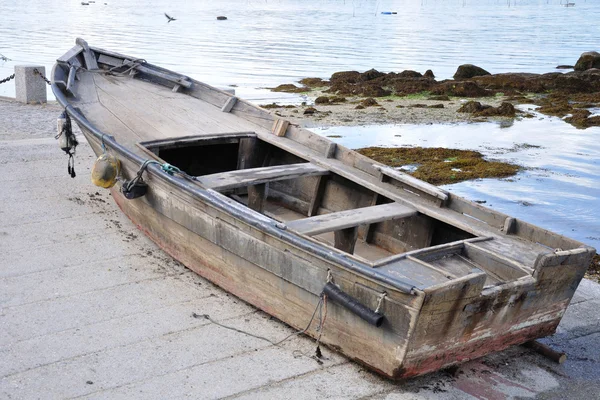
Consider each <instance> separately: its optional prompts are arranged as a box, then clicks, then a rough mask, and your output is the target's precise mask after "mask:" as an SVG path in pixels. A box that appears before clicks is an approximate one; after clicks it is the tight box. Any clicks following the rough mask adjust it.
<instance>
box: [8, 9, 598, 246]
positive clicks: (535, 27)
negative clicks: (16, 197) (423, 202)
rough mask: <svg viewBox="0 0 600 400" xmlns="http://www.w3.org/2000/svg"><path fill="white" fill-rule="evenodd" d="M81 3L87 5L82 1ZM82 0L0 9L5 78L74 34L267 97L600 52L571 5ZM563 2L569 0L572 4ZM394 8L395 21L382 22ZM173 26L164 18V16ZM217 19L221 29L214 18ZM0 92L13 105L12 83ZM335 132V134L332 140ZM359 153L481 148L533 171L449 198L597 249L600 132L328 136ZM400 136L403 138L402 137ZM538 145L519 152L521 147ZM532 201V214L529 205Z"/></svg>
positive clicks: (47, 57) (531, 129)
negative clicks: (354, 79)
mask: <svg viewBox="0 0 600 400" xmlns="http://www.w3.org/2000/svg"><path fill="white" fill-rule="evenodd" d="M86 1H87V0H86ZM569 1H571V2H573V1H574V2H575V3H576V5H575V7H568V8H567V7H563V6H562V5H561V0H516V1H515V0H511V1H510V2H509V1H508V0H389V1H383V0H382V1H377V0H354V1H351V0H345V1H344V0H262V1H258V0H229V1H214V0H194V1H187V0H96V2H95V3H92V4H90V5H88V6H83V5H81V0H28V1H26V2H24V1H17V0H2V1H0V15H1V16H2V23H1V24H0V53H1V54H3V55H4V56H6V57H8V58H10V59H12V60H13V61H8V62H2V61H0V79H2V78H4V77H6V76H8V75H10V74H11V73H12V71H13V68H14V65H16V64H23V63H36V64H42V65H45V66H46V71H47V72H48V73H49V71H50V68H51V66H52V64H53V63H54V60H55V59H56V58H57V57H58V56H60V55H61V54H63V53H64V52H65V51H66V50H68V49H69V48H71V47H72V46H73V44H74V41H75V38H76V37H83V38H85V39H86V40H87V41H88V42H89V43H90V44H91V45H93V46H97V47H104V48H108V49H111V50H116V51H119V52H122V53H125V54H129V55H132V56H138V57H140V58H145V59H147V60H148V61H149V62H152V63H155V64H158V65H161V66H164V67H166V68H170V69H173V70H176V71H178V72H181V73H184V74H187V75H189V76H191V77H193V78H196V79H199V80H201V81H204V82H207V83H209V84H212V85H216V86H220V87H225V86H229V85H235V86H237V88H236V91H237V93H238V95H241V96H242V97H246V98H249V99H251V100H255V101H257V102H259V103H260V102H262V101H263V100H264V99H266V98H271V99H273V98H274V97H276V96H281V95H279V94H273V93H271V92H269V91H267V90H264V89H261V88H265V87H271V86H275V85H278V84H280V83H289V82H292V81H296V80H299V79H301V78H304V77H309V76H317V77H322V78H327V77H329V76H330V75H331V74H332V73H333V72H336V71H340V70H359V71H360V70H367V69H370V68H376V69H379V70H381V71H401V70H404V69H414V70H417V71H421V72H424V71H425V70H427V69H432V70H433V71H434V73H435V74H436V76H437V77H438V78H442V79H443V78H450V77H451V76H452V75H453V74H454V72H455V70H456V67H457V66H458V65H460V64H464V63H473V64H477V65H479V66H482V67H484V68H485V69H487V70H488V71H490V72H492V73H498V72H508V71H521V72H539V73H541V72H550V71H554V70H555V69H554V68H555V67H556V66H557V65H559V64H574V63H575V61H576V60H577V58H578V57H579V55H580V54H581V53H582V52H584V51H589V50H600V49H599V46H600V41H599V38H600V24H599V23H598V21H600V1H599V0H587V1H586V0H569ZM564 2H565V0H562V3H564ZM385 11H393V12H397V14H395V15H382V14H381V12H385ZM165 12H166V13H168V14H170V15H172V16H173V17H175V18H177V21H174V22H171V23H167V22H166V18H165V16H164V15H163V13H165ZM219 15H224V16H227V18H228V20H227V21H217V20H216V17H217V16H219ZM0 95H4V96H14V86H13V85H12V82H11V83H9V84H3V85H0ZM328 132H329V133H328ZM330 132H336V133H338V134H341V135H342V136H344V137H343V138H342V139H340V140H341V141H342V142H343V143H345V144H347V145H349V146H351V147H361V146H365V145H374V144H377V145H387V146H390V145H423V146H434V145H435V146H448V147H459V148H473V149H478V150H482V151H483V152H484V153H485V154H488V155H490V156H492V157H496V158H509V159H513V160H515V161H517V162H519V163H520V164H522V165H524V166H526V167H529V168H533V169H530V170H528V171H525V172H523V173H521V174H520V175H519V176H518V179H517V181H515V182H511V181H506V180H497V179H486V180H482V181H475V182H464V183H460V184H456V185H451V186H450V187H449V188H448V189H449V190H452V191H454V192H455V193H458V194H460V195H463V196H465V197H467V198H470V199H473V200H485V201H487V203H486V204H487V205H489V206H492V207H493V208H497V209H499V210H502V211H504V212H507V213H508V214H511V215H514V216H516V217H518V218H522V219H524V220H527V221H530V222H533V223H535V224H539V225H541V226H544V227H546V228H549V229H552V230H554V231H557V232H559V233H562V234H566V235H568V236H571V237H574V238H576V239H579V240H581V241H584V242H586V243H588V244H590V245H593V246H596V247H600V192H599V189H598V188H600V177H599V176H600V174H599V163H600V161H599V160H600V148H599V147H598V146H599V145H598V143H600V128H592V129H588V130H585V131H578V130H576V129H574V128H572V127H570V126H569V125H567V124H565V123H564V122H562V121H560V120H558V119H554V118H544V119H543V120H538V119H535V120H525V121H521V122H516V123H515V124H514V125H513V126H510V127H506V128H502V129H501V128H500V127H499V126H497V125H494V124H471V125H437V126H436V125H433V126H405V125H404V126H384V127H360V128H354V129H349V128H331V129H330V130H323V131H321V133H322V134H331V133H330ZM396 135H402V136H400V137H397V136H396ZM521 143H530V144H535V145H539V146H542V148H533V149H529V150H522V149H521V150H519V151H508V152H507V151H505V150H502V151H498V150H497V149H498V148H503V149H510V148H513V146H514V145H515V144H521ZM525 204H527V205H525Z"/></svg>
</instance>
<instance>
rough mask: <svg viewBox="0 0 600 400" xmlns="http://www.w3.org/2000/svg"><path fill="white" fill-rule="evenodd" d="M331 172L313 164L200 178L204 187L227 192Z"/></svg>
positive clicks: (263, 168)
mask: <svg viewBox="0 0 600 400" xmlns="http://www.w3.org/2000/svg"><path fill="white" fill-rule="evenodd" d="M328 173H329V171H327V170H326V169H325V168H321V167H318V166H316V165H314V164H311V163H300V164H290V165H275V166H272V167H261V168H249V169H242V170H237V171H229V172H222V173H218V174H211V175H204V176H202V177H201V178H199V181H200V182H201V183H202V185H203V186H205V187H208V188H211V189H215V190H226V189H235V188H239V187H244V186H251V185H258V184H261V183H267V182H272V181H283V180H286V179H296V178H300V177H303V176H318V175H326V174H328Z"/></svg>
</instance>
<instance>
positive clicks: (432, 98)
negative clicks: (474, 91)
mask: <svg viewBox="0 0 600 400" xmlns="http://www.w3.org/2000/svg"><path fill="white" fill-rule="evenodd" d="M427 100H435V101H450V97H448V96H446V95H445V94H442V95H440V96H429V97H428V98H427Z"/></svg>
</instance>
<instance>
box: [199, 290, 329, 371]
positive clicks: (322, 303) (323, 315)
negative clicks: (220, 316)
mask: <svg viewBox="0 0 600 400" xmlns="http://www.w3.org/2000/svg"><path fill="white" fill-rule="evenodd" d="M323 307H324V308H325V311H323ZM317 313H319V325H318V326H317V331H318V332H319V335H318V336H317V339H316V344H317V347H316V350H315V355H314V356H310V355H308V354H307V353H303V352H301V351H300V350H295V351H294V352H295V353H296V352H298V353H300V354H301V355H303V356H306V357H311V358H315V359H316V360H317V362H319V363H322V361H321V360H320V359H321V358H323V354H322V353H321V348H320V346H319V345H320V341H321V336H322V335H323V330H324V328H325V320H326V319H327V295H325V294H324V293H321V295H320V296H319V301H318V302H317V306H316V307H315V309H314V311H313V313H312V316H311V317H310V320H309V321H308V325H306V328H304V329H301V330H298V331H296V332H293V333H291V334H289V335H288V336H286V337H284V338H283V339H281V340H279V341H277V342H274V341H272V340H271V339H269V338H266V337H264V336H260V335H256V334H254V333H251V332H248V331H245V330H243V329H239V328H236V327H233V326H229V325H225V324H223V323H221V322H218V321H216V320H214V319H213V318H211V317H210V315H208V314H197V313H195V312H194V313H192V317H194V318H198V319H202V318H204V319H207V320H209V321H210V322H212V323H213V324H215V325H218V326H220V327H222V328H225V329H229V330H232V331H235V332H238V333H241V334H244V335H248V336H251V337H254V338H257V339H260V340H264V341H266V342H269V343H270V344H271V345H273V346H278V347H279V345H280V344H281V343H283V342H285V341H287V340H289V339H290V338H292V337H294V336H298V335H301V334H303V333H306V332H307V331H308V330H309V329H310V327H311V325H312V323H313V321H314V319H315V316H316V315H317Z"/></svg>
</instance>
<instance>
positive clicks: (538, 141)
mask: <svg viewBox="0 0 600 400" xmlns="http://www.w3.org/2000/svg"><path fill="white" fill-rule="evenodd" d="M537 117H538V118H535V119H524V120H522V121H517V122H515V123H514V125H512V126H510V127H502V125H501V124H498V123H477V124H454V125H426V126H425V125H422V126H419V125H384V126H362V127H332V128H320V129H312V130H314V131H315V132H317V133H319V134H322V135H325V136H341V137H339V138H331V139H332V140H335V141H336V142H338V143H341V144H343V145H344V146H348V147H350V148H360V147H366V146H389V147H394V146H406V145H412V146H423V147H450V148H458V149H474V150H478V151H480V152H481V153H483V154H485V155H486V156H488V157H489V158H494V159H499V160H503V161H510V162H514V163H517V164H519V165H522V166H524V167H525V168H526V169H525V170H524V171H523V172H520V173H519V174H518V175H517V176H515V177H513V178H508V179H480V180H476V181H468V182H461V183H457V184H454V185H446V186H444V188H445V189H447V190H449V191H451V192H452V193H455V194H458V195H459V196H463V197H466V198H468V199H470V200H478V201H485V202H486V203H485V205H486V206H487V207H491V208H493V209H496V210H499V211H502V212H504V213H507V214H509V215H512V216H515V217H517V218H520V219H523V220H525V221H528V222H531V223H534V224H536V225H539V226H542V227H544V228H546V229H550V230H552V231H554V232H558V233H561V234H564V235H567V236H569V237H572V238H575V239H577V240H580V241H582V242H584V243H587V244H589V245H591V246H595V247H600V243H599V242H598V238H599V237H600V173H599V172H600V128H589V129H586V130H579V129H575V128H574V127H572V126H571V125H568V124H566V123H565V122H563V121H561V120H560V119H558V118H548V117H542V116H541V115H538V116H537Z"/></svg>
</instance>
